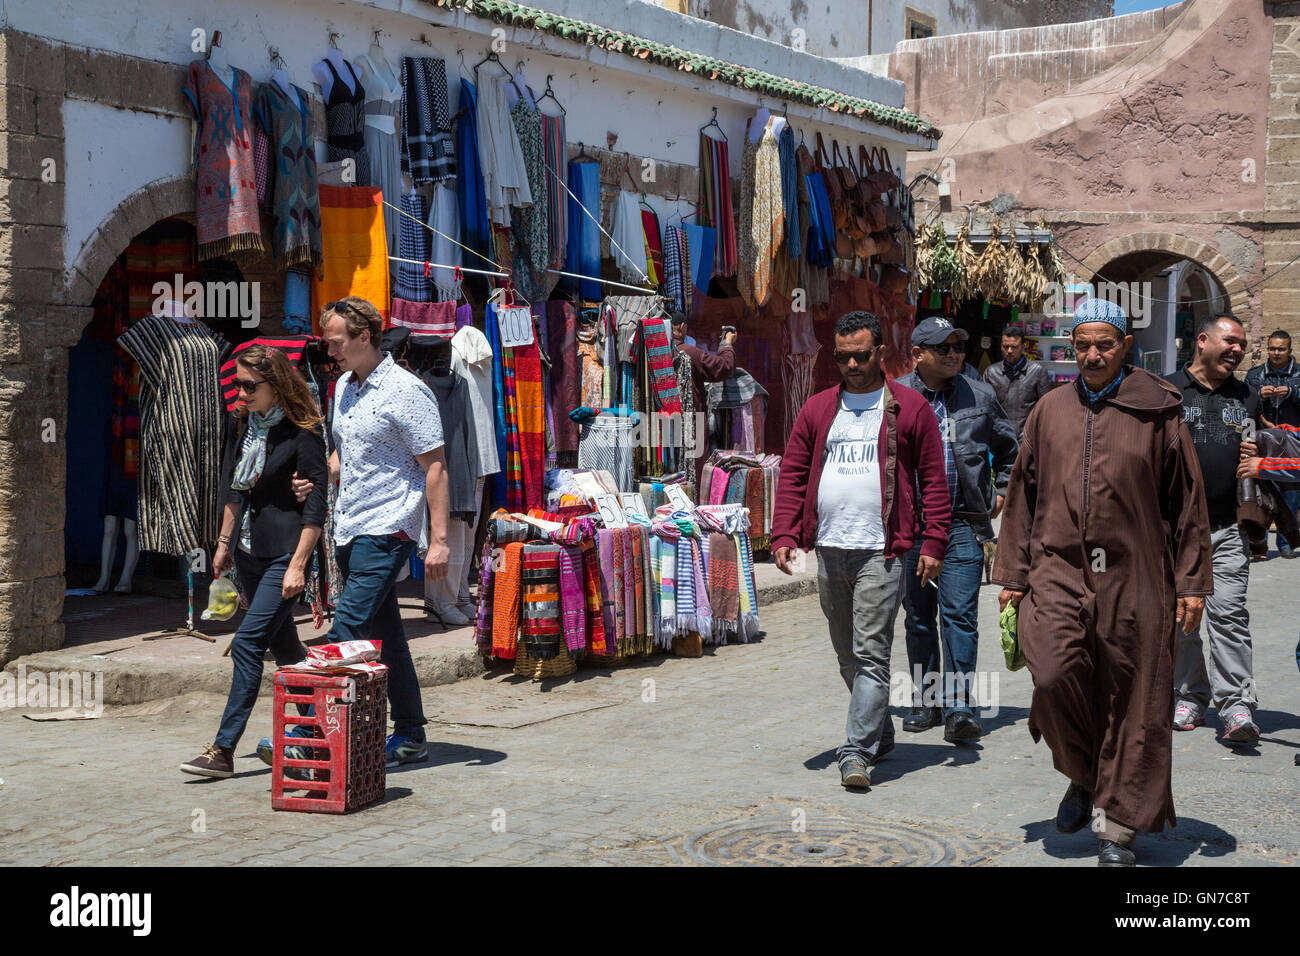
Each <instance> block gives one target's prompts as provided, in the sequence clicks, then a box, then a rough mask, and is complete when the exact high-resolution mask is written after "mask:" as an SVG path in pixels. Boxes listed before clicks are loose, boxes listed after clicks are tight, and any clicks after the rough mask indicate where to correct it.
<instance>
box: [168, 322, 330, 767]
mask: <svg viewBox="0 0 1300 956" xmlns="http://www.w3.org/2000/svg"><path fill="white" fill-rule="evenodd" d="M235 370H236V371H235V382H236V384H237V385H238V387H239V398H240V402H239V404H238V405H237V406H236V408H235V422H234V427H232V428H231V429H229V439H228V441H227V443H226V453H225V456H224V459H223V463H222V480H221V487H222V488H224V489H226V492H225V494H226V506H225V513H224V516H223V520H222V525H221V535H220V537H219V538H218V539H217V540H218V542H219V543H218V546H217V551H216V554H215V555H213V558H212V572H213V574H214V575H216V576H219V575H221V574H222V573H223V572H224V571H225V570H226V569H227V568H229V567H230V566H231V564H232V562H233V564H234V565H235V568H236V570H237V571H238V572H239V581H240V584H241V586H242V589H243V592H244V595H245V597H247V598H248V611H247V612H245V614H244V619H243V621H242V622H240V625H239V630H238V631H236V632H235V639H234V641H233V643H232V644H231V647H230V657H231V659H232V660H233V661H234V665H235V671H234V676H233V678H232V681H231V685H230V697H229V699H228V700H227V702H226V711H225V713H224V714H223V715H222V718H221V729H220V730H219V731H218V732H217V739H216V741H215V742H214V743H213V744H212V745H211V746H209V747H208V748H207V749H206V750H204V751H203V753H202V754H200V755H199V756H198V757H196V758H195V759H193V760H191V761H189V762H188V763H183V764H181V770H182V771H183V772H185V773H190V774H195V775H197V776H201V777H231V776H233V775H234V749H235V745H236V744H238V743H239V738H240V737H241V736H242V735H243V733H244V727H245V725H246V724H247V723H248V716H249V714H250V713H252V710H253V704H254V703H256V701H257V691H258V686H259V685H260V684H261V681H262V657H263V655H264V654H265V653H266V650H267V648H268V647H270V649H271V652H272V653H273V654H274V655H275V660H276V663H277V664H279V665H284V664H296V663H298V662H299V661H301V660H302V659H303V658H304V657H305V656H306V652H305V651H304V649H303V646H302V643H301V642H300V641H299V640H298V629H297V626H296V625H295V624H294V621H293V604H294V600H295V599H296V598H297V596H298V595H299V594H300V593H302V589H303V586H304V583H305V576H306V571H307V564H308V562H309V561H310V560H311V556H312V552H313V551H314V550H315V548H316V542H317V540H319V538H320V534H321V528H322V526H323V525H324V524H325V483H326V468H325V444H324V441H323V440H322V438H321V435H320V428H321V418H320V414H319V413H318V412H317V410H316V404H315V402H314V401H313V400H312V397H311V393H310V392H309V391H308V390H307V383H306V382H305V381H304V380H303V377H302V376H301V375H300V374H299V373H298V371H297V370H296V369H294V367H293V365H292V364H290V362H289V359H288V358H287V357H286V356H285V354H284V353H283V352H281V351H279V350H277V349H269V348H264V347H262V346H260V345H252V346H249V347H248V348H247V349H245V350H244V351H243V352H242V353H240V356H239V361H238V362H237V364H236V366H235ZM295 477H301V478H305V479H307V480H308V481H310V482H312V492H311V494H309V495H308V496H307V498H306V500H305V501H302V502H299V501H298V499H297V497H296V496H295V495H294V493H293V488H292V487H291V485H290V482H291V481H292V479H293V478H295ZM232 554H233V558H232Z"/></svg>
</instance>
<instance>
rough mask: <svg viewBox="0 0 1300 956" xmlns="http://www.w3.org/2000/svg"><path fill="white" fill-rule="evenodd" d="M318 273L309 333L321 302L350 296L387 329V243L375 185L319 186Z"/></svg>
mask: <svg viewBox="0 0 1300 956" xmlns="http://www.w3.org/2000/svg"><path fill="white" fill-rule="evenodd" d="M320 207H321V210H320V211H321V240H322V248H323V255H322V259H321V271H320V273H318V274H317V275H316V276H315V277H313V280H312V289H311V301H312V334H313V335H320V314H321V312H323V311H324V310H325V303H327V302H337V301H338V300H339V299H343V298H346V297H347V296H350V295H355V296H360V297H361V298H363V299H365V300H366V301H368V302H370V303H371V304H372V305H373V306H374V307H375V308H376V309H378V310H379V314H380V315H382V316H383V317H384V324H385V326H387V324H388V322H387V320H388V315H389V302H390V300H391V299H392V296H391V295H390V294H389V287H388V244H387V243H388V240H387V238H386V235H385V232H384V215H383V208H384V207H383V193H382V192H381V191H380V190H379V189H377V188H376V187H373V186H321V187H320Z"/></svg>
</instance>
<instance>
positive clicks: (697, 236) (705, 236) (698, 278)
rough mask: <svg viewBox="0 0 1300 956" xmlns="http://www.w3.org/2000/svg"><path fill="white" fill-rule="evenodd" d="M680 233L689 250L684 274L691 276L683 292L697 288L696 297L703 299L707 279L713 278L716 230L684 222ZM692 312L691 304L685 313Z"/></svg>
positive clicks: (707, 282) (688, 293) (685, 293)
mask: <svg viewBox="0 0 1300 956" xmlns="http://www.w3.org/2000/svg"><path fill="white" fill-rule="evenodd" d="M682 233H683V234H684V235H685V236H686V245H687V248H689V250H690V268H689V269H687V270H686V275H689V276H690V277H691V289H690V290H687V289H685V287H683V294H684V295H690V294H692V293H693V292H694V291H695V290H698V291H699V296H698V297H697V298H698V299H703V297H704V295H705V294H706V293H707V292H708V289H709V280H710V279H712V278H713V260H714V256H715V253H716V247H717V241H718V232H717V230H716V229H713V228H710V227H708V226H697V225H695V224H694V223H686V224H685V225H684V226H682ZM683 264H685V262H684V263H683ZM693 301H694V300H693ZM700 304H702V303H700ZM694 314H695V307H694V305H693V304H692V311H690V312H688V313H687V315H694Z"/></svg>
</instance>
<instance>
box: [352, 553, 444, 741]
mask: <svg viewBox="0 0 1300 956" xmlns="http://www.w3.org/2000/svg"><path fill="white" fill-rule="evenodd" d="M414 549H415V542H414V541H403V540H401V539H400V538H397V537H394V536H393V535H376V534H359V535H357V536H356V537H355V538H353V539H352V540H351V541H349V542H348V543H347V544H345V545H343V546H342V547H340V548H339V549H338V551H337V557H338V563H339V574H340V576H341V577H342V578H343V593H342V594H340V595H339V602H338V606H337V607H335V609H334V626H333V627H332V628H331V629H330V640H332V641H340V642H341V641H370V640H374V641H382V644H381V645H380V648H379V660H380V661H381V662H382V663H384V664H386V665H387V666H388V704H389V707H390V708H391V710H392V713H393V732H394V733H395V734H397V735H398V736H399V737H409V738H411V739H412V740H423V739H424V729H423V728H424V725H425V723H427V721H425V719H424V705H423V704H422V703H421V702H420V683H419V681H418V680H417V679H416V676H415V663H414V662H413V661H412V660H411V649H410V647H409V646H408V645H407V643H406V630H405V629H404V628H403V627H402V614H401V611H400V610H399V609H398V606H397V575H398V574H399V573H400V572H401V570H402V566H403V565H404V564H406V562H407V561H409V560H410V558H411V552H412V551H413V550H414Z"/></svg>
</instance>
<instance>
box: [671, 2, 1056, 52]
mask: <svg viewBox="0 0 1300 956" xmlns="http://www.w3.org/2000/svg"><path fill="white" fill-rule="evenodd" d="M907 7H910V8H912V9H913V10H915V11H916V12H917V13H920V14H924V15H926V16H929V17H932V18H933V19H934V21H935V34H934V35H935V36H948V35H950V34H954V33H973V32H977V31H980V30H1005V29H1011V28H1015V27H1024V26H1038V25H1041V17H1042V14H1041V12H1040V5H1039V4H1036V3H1032V2H1031V3H1029V4H1025V3H1016V2H1014V0H689V2H688V9H689V10H690V12H691V14H692V15H693V16H696V17H700V18H701V19H705V20H714V21H716V22H719V23H725V24H728V25H730V26H732V27H734V28H735V29H737V30H741V31H745V32H748V33H751V34H753V35H755V36H759V37H763V38H765V39H769V40H772V41H773V42H776V43H782V44H785V45H787V46H790V45H792V44H797V43H799V42H802V43H803V44H804V45H805V46H804V48H805V49H806V50H807V51H808V52H809V53H812V54H814V55H816V56H820V57H828V58H835V59H840V58H843V59H853V58H857V57H863V56H866V55H868V54H882V53H890V52H891V51H892V50H893V49H894V46H895V45H896V44H898V43H900V42H901V41H903V40H905V39H907V32H906V31H907V11H906V8H907ZM868 20H870V28H868ZM868 36H870V42H871V48H870V50H868V49H867V42H868Z"/></svg>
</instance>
